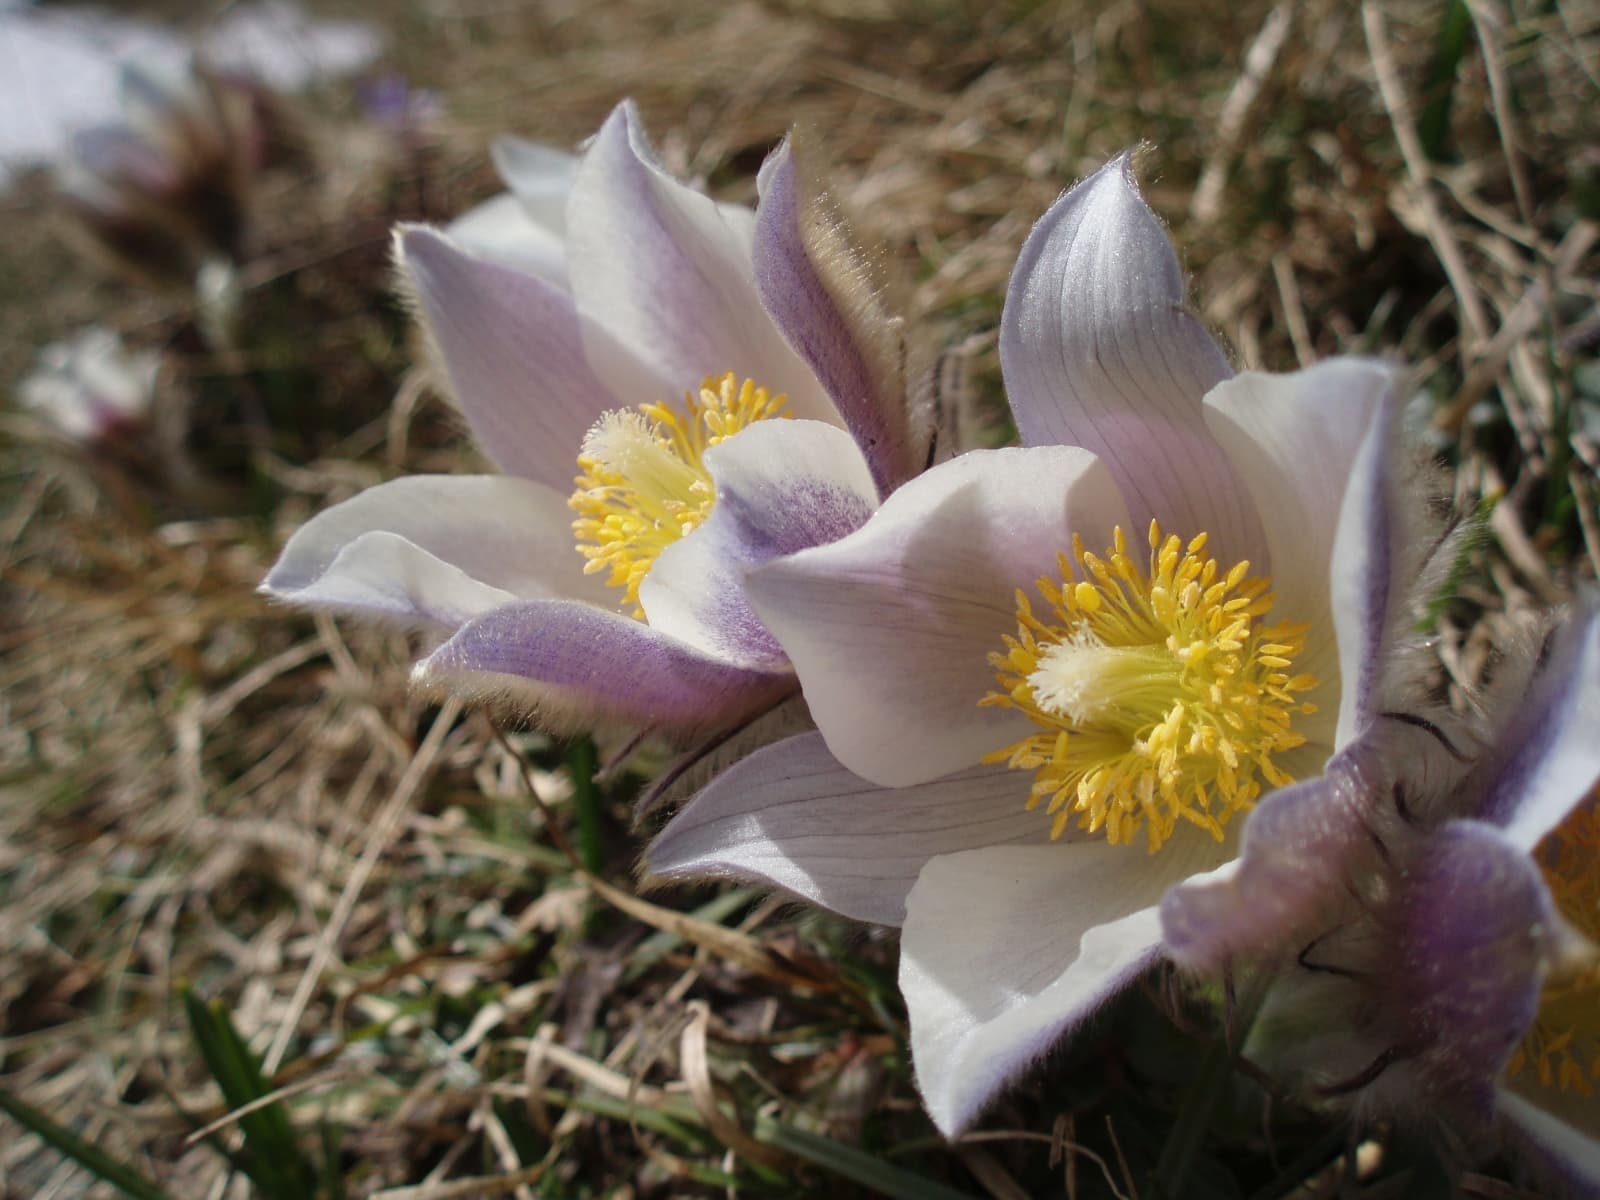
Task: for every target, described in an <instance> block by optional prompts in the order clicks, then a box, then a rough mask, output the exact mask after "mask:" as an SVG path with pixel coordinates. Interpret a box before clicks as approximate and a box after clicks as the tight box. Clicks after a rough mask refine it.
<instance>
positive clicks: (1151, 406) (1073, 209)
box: [1000, 155, 1264, 565]
mask: <svg viewBox="0 0 1600 1200" xmlns="http://www.w3.org/2000/svg"><path fill="white" fill-rule="evenodd" d="M1000 363H1001V369H1002V372H1003V374H1004V375H1005V382H1006V394H1007V395H1008V397H1009V398H1010V400H1011V409H1012V412H1013V413H1014V414H1015V415H1016V419H1017V428H1018V430H1019V431H1021V433H1022V440H1023V441H1024V442H1025V443H1026V444H1028V445H1030V446H1034V445H1049V444H1052V443H1053V444H1057V445H1066V446H1083V447H1085V448H1086V449H1089V450H1092V451H1094V452H1095V453H1096V454H1098V455H1099V456H1100V457H1101V458H1103V459H1104V460H1105V462H1106V465H1107V467H1109V468H1110V470H1111V474H1112V476H1113V477H1114V478H1115V479H1116V481H1117V485H1118V486H1119V487H1120V488H1121V489H1122V494H1123V496H1124V497H1125V498H1126V499H1127V502H1128V510H1129V512H1130V513H1131V514H1132V516H1133V521H1134V526H1135V530H1134V531H1135V532H1136V533H1137V534H1139V535H1142V534H1143V533H1144V531H1145V529H1146V527H1147V526H1148V525H1149V523H1150V520H1151V518H1152V517H1153V518H1155V519H1156V520H1158V521H1160V522H1161V525H1162V528H1164V529H1166V530H1167V531H1168V532H1170V533H1175V534H1177V535H1178V536H1179V537H1182V538H1184V539H1186V540H1187V539H1188V538H1191V537H1193V536H1195V535H1196V534H1198V533H1202V532H1204V533H1208V534H1210V536H1211V542H1212V547H1213V550H1214V552H1215V553H1217V554H1219V555H1225V556H1227V557H1229V558H1231V559H1234V560H1237V559H1240V558H1255V559H1258V560H1259V559H1260V557H1261V555H1260V553H1259V550H1260V526H1259V524H1258V523H1257V520H1256V514H1255V510H1254V508H1253V507H1252V505H1251V504H1250V501H1249V497H1248V496H1247V495H1246V494H1245V491H1244V488H1243V486H1242V485H1241V483H1240V481H1239V480H1238V478H1237V477H1236V476H1235V474H1234V471H1233V468H1232V467H1231V466H1230V465H1229V463H1228V460H1227V457H1226V456H1225V455H1224V454H1223V453H1222V450H1221V448H1220V447H1218V446H1217V444H1216V442H1215V441H1213V440H1212V437H1211V435H1210V433H1208V432H1207V430H1206V426H1205V421H1204V420H1203V419H1202V416H1201V408H1200V400H1201V397H1203V396H1204V395H1205V394H1206V392H1208V391H1210V390H1211V388H1212V387H1213V386H1215V385H1216V384H1217V383H1219V382H1221V381H1222V380H1224V379H1226V378H1227V377H1228V375H1229V374H1230V371H1229V370H1228V364H1227V360H1226V359H1224V358H1223V356H1222V351H1221V350H1219V349H1218V348H1217V344H1216V343H1215V342H1214V341H1212V340H1211V337H1210V335H1209V334H1207V333H1206V331H1205V330H1204V329H1203V328H1202V327H1201V325H1200V323H1199V322H1198V321H1196V320H1195V319H1194V318H1193V317H1191V316H1190V315H1189V314H1188V313H1187V312H1186V311H1185V308H1184V280H1183V271H1182V269H1181V268H1180V267H1179V266H1178V258H1177V255H1176V254H1174V253H1173V250H1172V243H1171V242H1170V241H1169V240H1168V238H1167V233H1166V230H1165V229H1163V228H1162V226H1161V222H1160V221H1159V220H1157V219H1156V215H1155V214H1154V213H1153V212H1151V211H1150V208H1149V206H1148V205H1147V204H1145V202H1144V198H1143V197H1142V196H1140V195H1139V188H1138V185H1137V183H1136V182H1135V180H1134V178H1133V171H1132V167H1131V164H1130V162H1129V158H1128V156H1127V155H1122V156H1120V157H1118V158H1116V159H1113V160H1112V161H1111V162H1109V163H1107V164H1106V165H1105V166H1104V167H1102V168H1100V170H1098V171H1096V172H1095V173H1094V174H1093V175H1091V176H1089V178H1087V179H1085V180H1084V181H1083V182H1081V183H1079V184H1078V185H1077V186H1076V187H1074V188H1072V189H1071V190H1070V191H1068V192H1067V193H1066V194H1065V195H1063V196H1062V197H1061V198H1060V199H1059V200H1057V201H1056V202H1055V204H1053V205H1052V206H1051V207H1050V210H1049V211H1048V212H1047V213H1045V215H1044V216H1043V217H1042V218H1041V219H1040V221H1039V223H1038V225H1036V226H1035V227H1034V229H1033V232H1032V233H1031V234H1029V235H1028V240H1027V242H1026V243H1025V244H1024V245H1023V247H1022V254H1021V256H1020V257H1019V258H1018V259H1017V265H1016V269H1015V270H1014V271H1013V272H1012V275H1011V283H1010V285H1009V287H1008V288H1007V290H1006V303H1005V311H1004V313H1003V315H1002V316H1001V321H1000ZM1263 565H1264V564H1263Z"/></svg>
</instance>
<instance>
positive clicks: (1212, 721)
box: [979, 521, 1317, 853]
mask: <svg viewBox="0 0 1600 1200" xmlns="http://www.w3.org/2000/svg"><path fill="white" fill-rule="evenodd" d="M1206 540H1207V539H1206V535H1205V534H1203V533H1202V534H1200V535H1199V536H1198V537H1196V538H1193V539H1192V540H1190V541H1189V543H1188V544H1187V545H1185V544H1184V543H1183V542H1182V541H1181V540H1179V539H1178V538H1176V537H1170V536H1169V537H1167V538H1165V539H1163V538H1162V536H1161V530H1160V528H1159V527H1158V526H1157V525H1156V523H1155V522H1154V521H1152V522H1151V523H1150V534H1149V542H1150V556H1149V570H1148V572H1146V571H1145V570H1144V569H1142V568H1141V567H1140V566H1138V565H1137V564H1136V563H1135V562H1134V561H1133V560H1132V559H1131V558H1130V557H1129V556H1128V546H1127V541H1126V538H1125V537H1124V536H1123V532H1122V530H1121V529H1120V528H1118V529H1116V530H1115V531H1114V532H1113V543H1114V544H1113V546H1112V548H1111V549H1110V550H1108V551H1107V552H1106V555H1105V557H1103V558H1102V557H1100V556H1099V555H1096V554H1092V553H1090V552H1089V551H1087V550H1085V549H1084V548H1083V542H1082V540H1081V539H1079V538H1078V537H1077V536H1074V537H1073V539H1072V554H1071V556H1070V557H1069V556H1067V555H1065V554H1063V555H1060V556H1059V558H1058V564H1059V568H1060V575H1061V578H1060V582H1059V583H1058V582H1057V581H1056V580H1053V579H1050V578H1048V577H1047V578H1044V579H1040V580H1039V581H1038V582H1037V584H1036V585H1035V587H1036V588H1037V589H1038V592H1039V595H1040V596H1041V597H1043V599H1044V601H1045V604H1046V605H1047V607H1048V609H1049V611H1048V612H1047V613H1044V614H1042V615H1035V613H1034V610H1033V605H1032V603H1031V602H1030V601H1029V599H1028V597H1027V595H1026V594H1024V593H1023V592H1022V591H1021V590H1020V589H1019V590H1018V592H1017V636H1016V637H1015V638H1011V637H1007V638H1006V639H1005V644H1006V648H1005V651H1004V652H1003V653H999V652H997V653H994V654H991V655H990V656H989V662H990V663H991V664H992V665H993V666H994V668H995V671H996V676H995V678H996V680H997V682H998V684H999V689H998V690H997V691H994V692H991V693H990V694H989V695H987V696H985V697H984V698H983V700H981V701H980V702H979V703H980V704H984V705H1001V706H1005V707H1009V708H1016V709H1020V710H1021V711H1022V712H1024V713H1026V714H1027V715H1028V716H1029V717H1030V718H1032V720H1033V722H1034V723H1035V724H1036V725H1038V726H1040V727H1041V729H1042V731H1043V732H1040V733H1036V734H1033V735H1032V736H1031V737H1026V738H1024V739H1022V740H1021V741H1020V742H1017V743H1015V744H1014V745H1011V746H1007V747H1006V748H1005V749H1003V750H997V751H995V752H994V753H992V754H988V755H985V757H984V761H985V762H1004V763H1007V764H1008V765H1010V766H1013V767H1018V768H1021V769H1024V770H1030V771H1033V772H1035V777H1034V783H1033V791H1032V795H1031V796H1030V798H1029V800H1028V807H1029V808H1036V807H1038V806H1039V805H1040V804H1041V803H1045V802H1046V801H1048V803H1046V809H1045V811H1046V812H1048V813H1051V814H1053V815H1054V817H1055V820H1054V822H1053V823H1052V825H1051V827H1050V836H1051V837H1060V836H1061V835H1062V833H1063V832H1065V830H1066V828H1067V826H1068V825H1069V824H1070V823H1071V822H1072V821H1073V818H1074V817H1076V819H1077V825H1078V828H1080V829H1083V830H1086V831H1088V832H1091V833H1095V832H1100V831H1102V830H1103V831H1104V832H1105V836H1106V840H1107V841H1109V842H1111V843H1112V844H1113V845H1118V844H1123V843H1127V842H1131V841H1133V839H1134V838H1135V837H1136V836H1137V835H1138V833H1139V831H1140V830H1141V829H1142V830H1143V831H1144V834H1145V838H1146V840H1147V842H1148V844H1149V848H1150V850H1151V852H1152V853H1154V852H1155V851H1156V850H1159V849H1160V848H1161V845H1162V843H1164V842H1165V841H1166V840H1167V839H1168V838H1169V837H1171V836H1172V833H1173V831H1174V830H1175V829H1176V828H1177V825H1178V822H1179V821H1180V820H1184V821H1190V822H1192V823H1193V824H1195V825H1198V826H1200V827H1201V828H1202V829H1205V830H1207V831H1208V832H1209V833H1211V834H1212V836H1213V837H1216V838H1218V839H1220V838H1221V837H1222V830H1223V826H1224V824H1225V823H1226V822H1227V821H1228V819H1229V818H1230V817H1232V816H1233V815H1234V814H1235V813H1237V812H1240V811H1243V810H1245V809H1248V808H1249V807H1250V806H1251V805H1252V804H1253V803H1254V802H1255V799H1256V797H1257V796H1259V795H1260V793H1261V782H1260V780H1262V779H1265V780H1266V781H1267V782H1268V783H1270V784H1273V785H1277V786H1281V785H1282V784H1285V783H1288V782H1290V779H1289V777H1288V776H1287V775H1285V774H1284V772H1283V771H1282V770H1281V769H1280V768H1279V767H1277V766H1276V765H1274V763H1273V761H1272V758H1273V755H1274V754H1277V753H1279V752H1280V751H1283V750H1289V749H1292V748H1293V747H1295V746H1299V745H1303V744H1304V742H1305V738H1304V737H1302V736H1301V735H1299V734H1297V733H1294V732H1293V731H1292V730H1291V729H1290V728H1289V726H1290V722H1291V721H1292V720H1293V718H1294V717H1295V715H1296V714H1299V713H1309V712H1314V711H1316V709H1315V706H1314V705H1311V704H1307V703H1304V702H1303V701H1301V700H1299V699H1297V698H1296V696H1297V693H1301V692H1306V691H1309V690H1310V689H1312V688H1314V687H1316V686H1317V681H1316V679H1314V678H1313V677H1312V676H1310V675H1304V674H1301V675H1296V674H1292V673H1291V670H1290V668H1291V666H1292V664H1293V661H1294V658H1295V656H1296V655H1298V654H1299V653H1300V652H1301V650H1302V649H1303V648H1304V645H1305V634H1306V629H1307V626H1305V625H1294V624H1289V623H1286V622H1280V623H1277V624H1274V625H1269V626H1265V627H1262V628H1256V627H1255V625H1256V619H1257V618H1258V617H1261V616H1264V615H1265V614H1266V613H1267V612H1269V611H1270V610H1271V608H1272V602H1273V597H1272V594H1271V591H1270V589H1271V586H1272V584H1271V581H1270V580H1268V579H1261V578H1252V577H1251V576H1250V574H1249V571H1250V564H1249V563H1248V562H1241V563H1238V564H1236V565H1235V566H1234V567H1233V568H1231V569H1230V570H1228V571H1226V572H1223V571H1221V570H1220V569H1219V568H1218V566H1217V561H1216V560H1215V559H1214V558H1212V557H1211V556H1210V555H1208V554H1207V553H1206V552H1205V548H1206Z"/></svg>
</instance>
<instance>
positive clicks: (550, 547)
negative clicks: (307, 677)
mask: <svg viewBox="0 0 1600 1200" xmlns="http://www.w3.org/2000/svg"><path fill="white" fill-rule="evenodd" d="M262 590H263V591H265V592H266V593H267V594H268V595H270V596H274V597H276V598H278V599H281V600H287V601H290V602H291V603H295V604H300V605H304V606H307V607H312V608H330V609H335V610H338V611H344V612H357V613H368V614H371V615H374V616H381V617H388V618H392V619H396V620H402V621H420V622H423V623H427V624H433V625H444V626H447V627H450V628H454V627H455V626H457V625H459V624H460V623H461V622H462V621H465V620H467V619H469V618H471V617H474V616H478V615H481V614H483V613H485V612H487V611H489V610H490V609H492V608H497V607H499V606H500V605H502V604H506V603H510V602H512V601H514V600H517V599H529V598H533V597H571V598H575V599H587V600H592V601H597V602H603V601H606V600H608V599H609V598H610V597H609V593H608V592H607V589H606V588H605V586H604V584H603V583H602V582H601V581H600V580H599V579H598V578H597V577H595V576H586V575H585V574H584V573H583V558H582V556H581V555H579V554H578V552H577V550H576V549H575V547H574V545H573V540H572V513H571V511H570V510H569V509H568V508H567V504H566V499H565V497H563V496H562V495H560V494H559V493H557V492H555V491H554V490H553V489H551V488H547V487H544V486H543V485H542V484H537V483H534V482H532V481H531V480H526V479H516V478H511V477H501V476H493V475H415V476H410V477H407V478H404V479H396V480H393V481H391V482H389V483H385V484H380V485H379V486H377V487H374V488H368V489H367V490H366V491H364V492H362V493H361V494H360V495H358V496H355V497H353V498H352V499H349V500H346V501H345V502H344V503H342V504H336V505H334V506H333V507H332V508H330V509H327V510H325V511H323V512H321V513H318V514H317V515H316V516H315V517H313V518H312V519H311V520H310V521H308V522H306V524H305V525H303V526H301V527H300V528H299V529H298V530H296V531H295V534H294V536H293V537H291V538H290V539H289V542H288V545H286V546H285V547H284V549H283V553H282V554H281V555H280V556H279V558H278V561H277V563H276V565H274V566H273V568H272V571H271V573H270V574H268V576H267V579H266V582H265V583H263V584H262Z"/></svg>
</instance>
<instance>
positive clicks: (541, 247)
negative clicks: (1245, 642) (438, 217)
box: [444, 192, 567, 291]
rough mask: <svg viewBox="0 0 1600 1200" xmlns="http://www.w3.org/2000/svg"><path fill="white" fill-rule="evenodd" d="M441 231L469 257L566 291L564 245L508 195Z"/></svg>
mask: <svg viewBox="0 0 1600 1200" xmlns="http://www.w3.org/2000/svg"><path fill="white" fill-rule="evenodd" d="M444 231H445V233H447V234H448V235H449V236H450V238H451V240H452V241H454V242H455V243H456V244H457V245H459V246H460V247H461V248H462V249H464V250H466V251H467V252H468V253H469V254H474V255H476V256H477V257H479V258H482V259H487V260H488V261H489V262H492V263H499V264H500V265H501V266H505V267H514V268H515V269H516V270H518V271H525V272H527V273H528V274H530V275H537V276H538V277H539V278H540V279H545V280H549V281H550V282H551V283H553V284H556V285H557V286H558V287H560V288H561V289H562V290H563V291H565V290H566V287H567V246H566V242H565V241H564V240H563V239H562V238H561V237H560V235H558V234H556V233H552V232H551V231H550V230H548V229H545V228H543V227H541V226H539V225H536V224H534V223H533V222H532V221H530V220H528V213H527V210H526V209H524V208H523V206H522V203H521V201H519V200H518V199H517V197H515V196H513V195H511V194H510V193H509V192H508V193H504V194H502V195H499V196H494V197H491V198H490V199H488V200H485V201H484V202H483V203H482V204H479V205H477V206H476V207H474V208H469V209H468V210H467V211H466V212H464V213H462V214H461V215H460V216H459V217H457V218H456V219H455V220H454V221H451V222H450V224H448V225H446V226H445V230H444Z"/></svg>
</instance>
